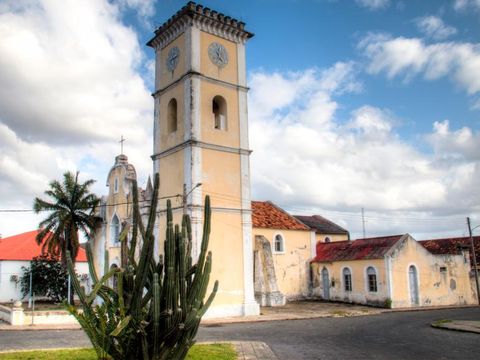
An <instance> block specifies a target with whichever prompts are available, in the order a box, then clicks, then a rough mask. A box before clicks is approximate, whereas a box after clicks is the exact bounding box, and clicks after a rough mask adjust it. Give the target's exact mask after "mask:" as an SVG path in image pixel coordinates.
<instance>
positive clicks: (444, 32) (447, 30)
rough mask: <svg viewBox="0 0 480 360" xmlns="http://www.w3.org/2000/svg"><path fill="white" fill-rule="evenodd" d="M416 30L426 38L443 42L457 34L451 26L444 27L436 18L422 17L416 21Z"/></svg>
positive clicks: (440, 20) (441, 21)
mask: <svg viewBox="0 0 480 360" xmlns="http://www.w3.org/2000/svg"><path fill="white" fill-rule="evenodd" d="M416 25H417V27H418V29H419V30H420V31H421V32H422V33H424V34H425V35H426V36H427V37H429V38H432V39H434V40H443V39H446V38H448V37H450V36H452V35H455V34H456V33H457V29H455V28H454V27H453V26H449V25H446V24H445V23H444V22H443V20H442V19H440V18H439V17H437V16H424V17H421V18H418V19H417V20H416Z"/></svg>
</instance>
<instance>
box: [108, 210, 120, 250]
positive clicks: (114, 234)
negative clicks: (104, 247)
mask: <svg viewBox="0 0 480 360" xmlns="http://www.w3.org/2000/svg"><path fill="white" fill-rule="evenodd" d="M110 242H111V244H112V245H113V246H118V244H119V242H120V220H118V216H117V215H114V216H113V219H112V223H111V224H110Z"/></svg>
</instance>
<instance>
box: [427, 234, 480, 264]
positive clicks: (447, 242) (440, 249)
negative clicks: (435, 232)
mask: <svg viewBox="0 0 480 360" xmlns="http://www.w3.org/2000/svg"><path fill="white" fill-rule="evenodd" d="M418 243H419V244H421V245H422V246H423V247H424V248H425V249H427V250H428V251H430V252H431V253H432V254H437V255H443V254H450V255H455V254H458V253H459V251H458V247H459V246H461V247H468V250H469V251H470V246H471V245H470V238H469V237H459V238H445V239H432V240H422V241H419V242H418ZM473 243H474V247H475V255H476V258H477V265H478V263H479V262H480V236H474V237H473ZM470 261H471V263H472V266H473V254H472V252H471V251H470Z"/></svg>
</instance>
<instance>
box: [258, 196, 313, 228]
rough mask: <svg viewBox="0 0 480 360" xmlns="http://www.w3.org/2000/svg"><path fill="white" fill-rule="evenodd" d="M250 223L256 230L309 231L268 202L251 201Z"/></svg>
mask: <svg viewBox="0 0 480 360" xmlns="http://www.w3.org/2000/svg"><path fill="white" fill-rule="evenodd" d="M252 223H253V227H256V228H267V229H280V230H310V228H309V227H308V226H306V225H305V224H303V223H302V222H300V221H299V220H297V219H296V218H295V217H293V216H292V215H290V214H289V213H287V212H286V211H285V210H282V209H281V208H279V207H278V206H276V205H275V204H273V203H272V202H270V201H252Z"/></svg>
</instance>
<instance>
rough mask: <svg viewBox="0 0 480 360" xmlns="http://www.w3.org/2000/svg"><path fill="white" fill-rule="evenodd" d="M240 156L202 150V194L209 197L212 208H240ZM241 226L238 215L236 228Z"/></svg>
mask: <svg viewBox="0 0 480 360" xmlns="http://www.w3.org/2000/svg"><path fill="white" fill-rule="evenodd" d="M240 181H241V178H240V156H239V155H238V154H233V153H227V152H220V151H215V150H209V149H202V184H203V185H202V192H203V194H205V195H210V197H211V201H212V204H213V206H215V207H225V208H234V209H239V208H240V207H241V183H240ZM240 225H241V219H240V214H238V226H240Z"/></svg>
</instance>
